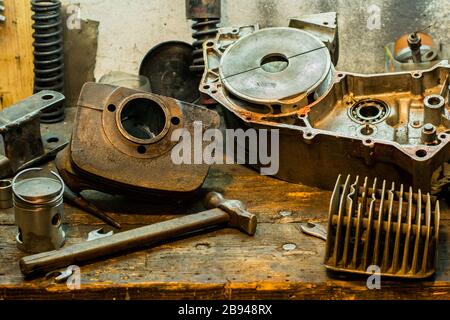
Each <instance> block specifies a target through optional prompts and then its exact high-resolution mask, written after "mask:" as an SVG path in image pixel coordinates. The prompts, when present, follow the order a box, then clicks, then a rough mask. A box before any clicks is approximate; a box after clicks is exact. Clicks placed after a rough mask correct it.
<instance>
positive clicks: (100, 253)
mask: <svg viewBox="0 0 450 320" xmlns="http://www.w3.org/2000/svg"><path fill="white" fill-rule="evenodd" d="M205 205H206V207H207V208H209V209H210V210H208V211H204V212H200V213H197V214H193V215H188V216H184V217H181V218H177V219H173V220H169V221H165V222H160V223H157V224H153V225H149V226H145V227H141V228H138V229H134V230H129V231H124V232H121V233H117V234H114V235H112V236H109V237H103V238H99V239H96V240H92V241H88V242H85V243H80V244H76V245H73V246H71V247H67V248H64V249H61V250H56V251H50V252H45V253H42V254H37V255H33V256H29V257H25V258H23V259H21V260H20V270H21V271H22V273H23V274H24V275H27V276H30V275H34V274H36V275H37V274H42V273H46V272H50V271H54V270H55V269H58V268H63V267H66V266H68V265H71V264H74V263H81V262H87V261H90V260H93V259H98V258H103V257H106V256H110V255H113V254H116V253H121V252H124V251H126V250H131V249H136V248H140V247H146V246H150V245H154V244H157V243H160V242H162V241H167V240H171V239H174V238H177V237H180V236H184V235H187V234H192V233H193V232H199V231H203V230H205V229H210V228H213V227H219V226H224V225H225V226H228V227H231V228H236V229H239V230H240V231H242V232H244V233H246V234H248V235H250V236H253V235H254V234H255V232H256V227H257V218H256V216H255V215H253V214H251V213H250V212H248V211H246V209H245V206H244V204H243V203H242V202H240V201H238V200H226V199H224V198H223V197H222V195H221V194H219V193H215V192H213V193H210V194H208V195H207V196H206V199H205Z"/></svg>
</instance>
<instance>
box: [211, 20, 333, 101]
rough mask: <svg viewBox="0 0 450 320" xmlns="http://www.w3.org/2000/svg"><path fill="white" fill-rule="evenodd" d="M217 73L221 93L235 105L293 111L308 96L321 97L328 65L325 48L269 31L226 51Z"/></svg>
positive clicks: (293, 32)
mask: <svg viewBox="0 0 450 320" xmlns="http://www.w3.org/2000/svg"><path fill="white" fill-rule="evenodd" d="M219 71H220V78H221V79H222V81H223V84H224V86H225V88H226V89H227V90H228V91H229V92H230V94H232V95H234V96H236V97H238V98H239V99H243V100H245V101H248V102H252V103H258V104H263V105H267V106H268V107H269V108H270V107H272V108H273V109H277V107H276V106H277V105H290V106H291V107H292V108H297V107H298V106H299V105H300V104H302V103H303V101H305V98H306V97H307V95H308V94H309V93H311V92H314V91H315V90H319V94H320V93H321V92H322V89H323V88H321V86H323V85H324V83H325V88H326V87H327V85H329V80H330V78H331V73H332V63H331V57H330V53H329V52H328V50H327V48H326V46H325V45H324V44H323V43H322V42H321V41H320V40H319V39H317V38H316V37H314V36H312V35H311V34H309V33H308V32H305V31H303V30H298V29H294V28H270V29H263V30H259V31H256V32H255V33H253V34H251V35H249V36H246V37H243V38H242V39H240V40H239V41H237V42H236V43H235V44H234V45H233V46H231V47H229V48H228V49H227V50H226V51H225V52H224V54H223V56H222V59H221V66H220V69H219ZM305 75H307V76H305ZM303 104H304V103H303ZM278 108H279V107H278Z"/></svg>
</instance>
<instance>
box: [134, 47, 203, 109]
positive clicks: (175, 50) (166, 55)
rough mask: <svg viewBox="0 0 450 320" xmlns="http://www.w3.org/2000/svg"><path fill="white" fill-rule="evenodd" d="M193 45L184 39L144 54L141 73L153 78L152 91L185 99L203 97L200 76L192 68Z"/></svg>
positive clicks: (151, 80)
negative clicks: (201, 95)
mask: <svg viewBox="0 0 450 320" xmlns="http://www.w3.org/2000/svg"><path fill="white" fill-rule="evenodd" d="M192 52H193V48H192V46H191V45H190V44H187V43H184V42H181V41H166V42H163V43H160V44H158V45H157V46H155V47H153V48H152V49H151V50H150V51H149V52H148V53H147V54H146V55H145V57H144V59H143V60H142V62H141V65H140V67H139V74H140V75H142V76H146V77H147V78H148V79H149V80H150V87H151V92H152V93H155V94H159V95H162V96H165V97H171V98H174V99H177V100H181V101H185V102H191V103H193V102H195V101H197V100H198V98H199V97H200V92H199V91H198V86H199V83H200V79H199V78H198V77H197V76H196V74H195V73H194V72H192V71H191V70H190V66H191V64H192Z"/></svg>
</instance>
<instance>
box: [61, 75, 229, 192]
mask: <svg viewBox="0 0 450 320" xmlns="http://www.w3.org/2000/svg"><path fill="white" fill-rule="evenodd" d="M194 121H201V122H202V123H203V127H202V130H203V132H204V130H207V129H210V128H211V129H212V128H218V126H219V121H220V119H219V116H218V115H217V113H216V112H214V111H210V110H208V109H206V108H202V107H198V106H196V105H192V104H189V103H184V102H181V101H178V100H175V99H173V98H168V97H162V96H159V95H155V94H151V93H146V92H141V91H136V90H133V89H128V88H120V87H114V86H110V85H104V84H96V83H87V84H85V86H84V87H83V89H82V92H81V95H80V98H79V102H78V112H77V115H76V118H75V123H74V130H73V134H72V141H71V144H70V146H69V147H68V148H66V149H65V150H64V152H62V153H60V154H59V155H58V158H57V167H58V170H59V171H60V173H61V175H62V177H63V178H64V180H65V182H66V183H67V184H68V185H69V187H70V188H71V189H72V190H74V191H82V190H86V189H94V190H100V191H105V192H107V193H112V194H123V195H127V196H132V197H145V196H147V195H149V194H151V195H155V196H164V195H170V196H176V195H179V196H183V195H184V194H190V193H192V192H194V191H196V190H198V189H199V188H200V187H201V186H202V184H203V182H204V180H205V178H206V176H207V174H208V170H209V166H208V165H206V164H198V165H192V164H189V163H185V164H175V163H174V162H173V160H172V153H171V151H172V149H173V148H174V147H175V146H176V145H177V144H178V143H179V142H180V140H178V141H172V133H173V132H174V131H175V130H177V129H185V130H187V132H189V134H191V137H193V136H194ZM193 143H194V139H191V144H193ZM191 150H194V149H193V146H192V149H191Z"/></svg>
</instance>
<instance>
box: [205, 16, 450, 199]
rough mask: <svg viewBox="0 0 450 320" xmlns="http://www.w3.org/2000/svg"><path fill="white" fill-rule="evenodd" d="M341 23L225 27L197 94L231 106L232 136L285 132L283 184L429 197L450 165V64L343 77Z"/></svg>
mask: <svg viewBox="0 0 450 320" xmlns="http://www.w3.org/2000/svg"><path fill="white" fill-rule="evenodd" d="M336 19H337V17H336V14H334V13H326V14H319V15H315V16H313V17H311V16H308V17H306V18H297V19H293V21H291V23H290V25H291V26H293V27H289V28H287V27H279V28H267V29H262V30H259V29H258V27H257V26H244V27H238V28H221V29H220V30H219V34H218V36H217V38H216V39H215V40H214V41H208V42H207V43H206V44H205V47H204V54H205V59H206V65H207V68H206V69H207V70H206V71H205V74H204V76H203V79H202V82H201V86H200V91H202V92H203V93H205V94H208V95H209V96H210V97H212V98H213V99H214V100H216V101H217V102H218V103H220V104H221V105H222V106H223V107H224V110H225V111H226V112H225V120H226V122H227V125H228V127H231V128H244V129H245V128H257V129H277V130H279V133H280V144H279V148H280V149H279V156H280V159H279V167H280V170H279V171H278V174H276V177H278V178H280V179H282V180H286V181H289V182H294V183H299V182H301V183H304V184H308V185H312V186H316V187H320V188H323V189H332V188H333V186H334V184H335V181H334V180H335V177H336V176H338V175H339V174H340V173H344V174H351V175H361V176H368V177H371V178H375V177H377V176H379V177H389V178H390V179H391V180H392V181H394V182H396V183H399V184H405V185H408V186H413V187H414V188H415V189H419V188H420V189H421V190H423V191H424V192H428V191H430V189H431V187H432V183H434V181H432V179H433V178H432V177H433V174H434V173H435V172H437V171H439V170H441V171H442V166H443V164H445V163H446V162H448V160H449V158H450V143H449V141H450V131H449V129H450V113H449V112H450V107H449V105H448V103H447V102H446V98H447V96H448V90H449V88H448V78H449V74H450V65H448V63H447V62H441V63H439V64H438V65H437V66H435V67H434V68H433V69H430V70H427V71H414V72H401V73H396V74H379V75H376V74H374V75H360V74H355V73H349V72H341V71H336V70H335V68H334V66H333V63H332V62H333V61H336V58H332V57H337V53H336V52H333V49H336V48H337V47H338V45H337V44H336V43H334V42H336V41H337V40H338V36H337V35H335V34H334V32H336V29H335V28H336V22H337V21H336ZM296 25H299V26H301V27H302V29H298V28H295V26H296ZM307 25H311V27H309V28H306V26H307ZM312 30H313V31H312ZM321 30H322V31H321ZM333 30H334V31H333ZM325 31H326V32H325ZM431 126H432V127H433V129H432V130H429V129H431ZM247 147H248V146H247ZM269 150H270V148H269Z"/></svg>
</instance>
